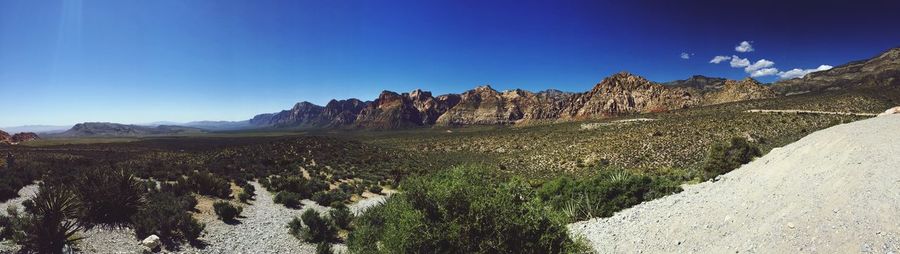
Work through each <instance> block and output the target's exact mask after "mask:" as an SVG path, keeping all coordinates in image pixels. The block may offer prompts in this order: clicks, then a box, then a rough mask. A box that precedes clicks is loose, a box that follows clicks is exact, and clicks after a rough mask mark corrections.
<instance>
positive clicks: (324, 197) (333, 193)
mask: <svg viewBox="0 0 900 254" xmlns="http://www.w3.org/2000/svg"><path fill="white" fill-rule="evenodd" d="M311 199H312V200H313V201H316V203H319V205H322V206H327V205H331V203H334V202H343V201H347V200H350V195H349V194H347V193H346V192H344V191H341V190H339V189H334V190H330V191H320V192H316V193H315V194H313V195H312V198H311Z"/></svg>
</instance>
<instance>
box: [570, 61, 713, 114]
mask: <svg viewBox="0 0 900 254" xmlns="http://www.w3.org/2000/svg"><path fill="white" fill-rule="evenodd" d="M701 100H702V97H701V96H700V91H699V90H697V89H693V88H685V87H666V86H663V85H660V84H657V83H653V82H651V81H649V80H647V79H645V78H643V77H640V76H636V75H632V74H630V73H627V72H620V73H617V74H615V75H613V76H610V77H608V78H605V79H603V81H601V82H600V83H599V84H597V85H596V86H594V88H593V89H591V91H588V92H585V93H582V94H576V95H575V96H573V97H572V99H571V100H570V101H569V103H568V105H567V107H566V109H565V110H563V114H562V115H561V116H560V118H562V119H587V118H594V117H609V116H616V115H622V114H633V113H647V112H660V111H667V110H673V109H681V108H688V107H692V106H697V105H699V104H700V103H701Z"/></svg>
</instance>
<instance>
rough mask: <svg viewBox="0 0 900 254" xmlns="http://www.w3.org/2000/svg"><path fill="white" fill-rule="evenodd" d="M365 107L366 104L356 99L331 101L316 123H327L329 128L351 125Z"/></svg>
mask: <svg viewBox="0 0 900 254" xmlns="http://www.w3.org/2000/svg"><path fill="white" fill-rule="evenodd" d="M365 107H366V103H365V102H363V101H360V100H357V99H347V100H331V101H329V102H328V105H325V109H324V110H323V112H322V115H321V116H320V119H319V120H318V121H317V122H319V123H327V124H326V125H327V126H330V127H339V126H345V125H349V124H353V122H355V121H356V118H357V117H359V112H361V111H362V110H363V108H365Z"/></svg>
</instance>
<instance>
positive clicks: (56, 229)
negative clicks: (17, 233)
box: [18, 184, 82, 253]
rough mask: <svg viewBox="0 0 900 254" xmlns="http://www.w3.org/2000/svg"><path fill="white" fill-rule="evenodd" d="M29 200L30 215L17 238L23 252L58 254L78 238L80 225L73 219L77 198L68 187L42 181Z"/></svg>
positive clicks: (75, 212) (77, 207)
mask: <svg viewBox="0 0 900 254" xmlns="http://www.w3.org/2000/svg"><path fill="white" fill-rule="evenodd" d="M31 201H32V202H31V205H30V206H31V207H30V209H29V211H30V212H31V215H30V217H29V218H28V219H27V220H26V223H25V226H24V234H23V236H22V238H21V239H18V240H19V241H18V242H19V244H20V245H22V250H23V251H25V252H37V253H62V251H63V248H65V247H66V246H73V245H75V244H76V243H77V242H78V241H79V240H81V239H82V238H81V237H78V236H76V234H77V233H78V231H80V230H81V228H82V227H81V224H79V223H78V221H77V220H76V218H77V217H78V216H79V215H80V214H81V201H80V200H79V199H78V196H77V195H76V194H75V192H74V191H72V189H71V188H68V187H67V186H53V185H46V184H42V185H41V186H40V189H39V191H38V194H37V196H35V197H34V198H33V199H32V200H31Z"/></svg>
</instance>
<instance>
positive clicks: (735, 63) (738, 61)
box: [730, 55, 750, 68]
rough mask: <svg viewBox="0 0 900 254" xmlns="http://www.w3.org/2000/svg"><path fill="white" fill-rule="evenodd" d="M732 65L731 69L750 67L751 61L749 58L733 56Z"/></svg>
mask: <svg viewBox="0 0 900 254" xmlns="http://www.w3.org/2000/svg"><path fill="white" fill-rule="evenodd" d="M730 64H731V67H734V68H741V67H747V66H750V60H747V58H740V57H738V56H735V55H732V56H731V63H730Z"/></svg>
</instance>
